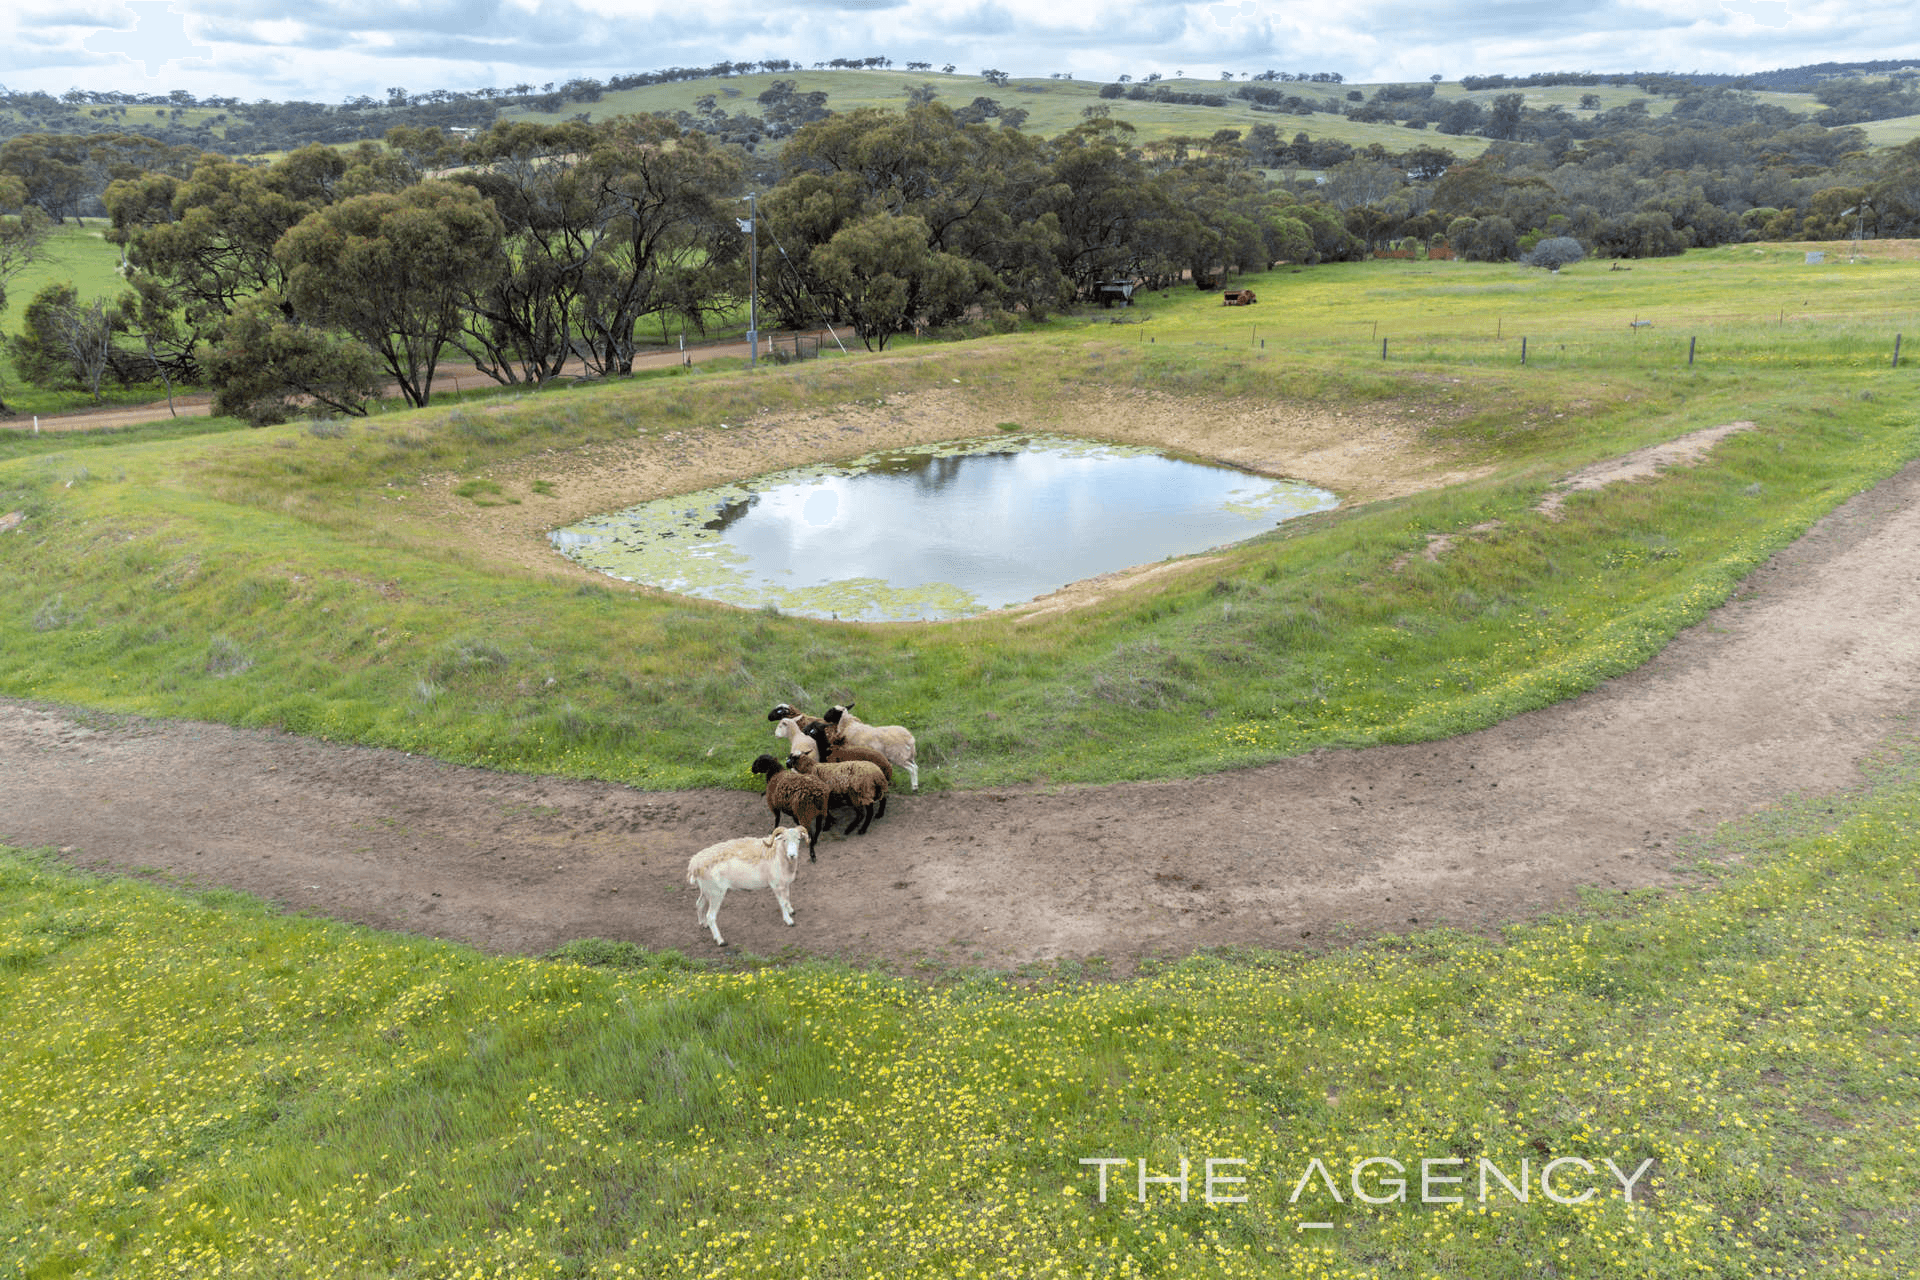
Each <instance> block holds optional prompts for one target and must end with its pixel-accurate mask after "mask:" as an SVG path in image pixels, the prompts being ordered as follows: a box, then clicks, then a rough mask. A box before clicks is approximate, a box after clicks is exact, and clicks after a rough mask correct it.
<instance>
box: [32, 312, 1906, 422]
mask: <svg viewBox="0 0 1920 1280" xmlns="http://www.w3.org/2000/svg"><path fill="white" fill-rule="evenodd" d="M1893 367H1894V368H1896V369H1898V368H1899V367H1900V335H1899V334H1897V333H1896V334H1894V335H1893ZM35 421H38V419H35Z"/></svg>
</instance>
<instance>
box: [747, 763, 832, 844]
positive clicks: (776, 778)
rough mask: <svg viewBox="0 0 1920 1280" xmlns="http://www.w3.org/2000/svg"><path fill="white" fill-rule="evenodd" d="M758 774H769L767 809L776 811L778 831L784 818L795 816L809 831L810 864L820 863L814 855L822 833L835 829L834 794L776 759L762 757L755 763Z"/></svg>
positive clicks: (775, 825) (774, 812) (774, 823)
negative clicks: (832, 812)
mask: <svg viewBox="0 0 1920 1280" xmlns="http://www.w3.org/2000/svg"><path fill="white" fill-rule="evenodd" d="M753 771H754V772H755V773H764V774H766V775H767V808H769V809H771V810H772V811H773V825H774V830H776V831H777V830H779V829H780V815H781V814H783V813H786V814H791V815H792V816H793V820H794V821H795V822H797V823H799V824H800V825H801V826H802V827H805V828H806V831H807V861H808V862H816V861H818V858H817V856H816V855H815V853H814V848H813V846H814V843H815V842H816V841H817V840H819V838H820V832H821V830H822V828H823V827H824V828H825V829H826V830H829V831H831V830H832V829H833V819H832V816H831V814H830V813H829V810H830V809H831V808H832V804H831V801H832V792H831V791H829V790H828V789H827V784H826V783H825V782H823V781H821V780H819V779H817V778H809V777H806V776H804V775H802V774H800V773H797V772H795V771H794V770H792V769H789V768H787V766H785V765H784V764H781V763H780V762H779V761H778V760H775V759H774V758H773V757H772V756H761V757H760V758H759V759H757V760H755V761H754V762H753Z"/></svg>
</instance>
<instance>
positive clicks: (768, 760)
mask: <svg viewBox="0 0 1920 1280" xmlns="http://www.w3.org/2000/svg"><path fill="white" fill-rule="evenodd" d="M785 767H786V766H785V765H783V764H781V763H780V762H779V761H778V760H775V759H774V758H773V757H772V756H761V757H760V758H759V759H757V760H755V761H754V762H753V771H754V772H755V773H764V774H766V775H767V776H768V777H769V778H771V777H772V776H773V775H774V774H776V773H778V772H780V770H782V769H783V768H785Z"/></svg>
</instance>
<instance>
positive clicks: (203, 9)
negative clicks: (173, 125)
mask: <svg viewBox="0 0 1920 1280" xmlns="http://www.w3.org/2000/svg"><path fill="white" fill-rule="evenodd" d="M875 55H881V56H886V57H890V58H893V59H894V60H895V62H896V63H898V64H904V63H906V62H907V61H909V60H914V61H926V62H931V63H933V64H934V65H935V66H936V67H937V66H940V65H942V64H944V63H948V62H951V63H954V64H955V65H956V66H957V67H958V68H959V69H960V70H961V71H963V72H968V73H972V72H976V71H978V70H980V69H981V68H982V67H997V68H1000V69H1003V70H1006V71H1009V72H1012V73H1013V74H1014V75H1017V76H1045V75H1051V74H1054V73H1056V72H1069V73H1071V74H1072V75H1073V76H1074V78H1075V79H1081V80H1101V81H1105V80H1110V79H1112V78H1114V77H1115V76H1118V75H1120V74H1121V73H1123V72H1124V73H1129V74H1132V75H1134V76H1142V75H1145V74H1147V73H1148V72H1152V71H1158V72H1160V73H1161V74H1162V75H1166V76H1173V75H1175V74H1176V73H1178V72H1181V71H1184V72H1185V73H1186V74H1187V75H1188V76H1190V77H1192V76H1197V77H1201V78H1204V79H1209V80H1212V79H1218V78H1219V76H1220V73H1221V72H1223V71H1232V72H1236V73H1237V72H1255V73H1257V72H1259V71H1262V70H1265V69H1267V68H1275V69H1279V70H1285V71H1337V72H1339V73H1340V74H1341V75H1343V76H1345V77H1346V79H1347V80H1349V81H1351V82H1357V83H1359V82H1369V81H1381V80H1422V79H1425V78H1427V77H1428V76H1431V75H1435V74H1438V75H1443V76H1445V77H1446V78H1448V79H1456V78H1458V77H1460V76H1462V75H1470V74H1482V75H1484V74H1490V73H1493V72H1505V73H1507V74H1513V75H1521V74H1525V73H1527V72H1531V71H1557V70H1591V71H1635V70H1639V71H1722V72H1742V71H1765V70H1770V69H1772V68H1775V67H1787V66H1798V65H1801V64H1804V63H1810V62H1824V61H1850V60H1856V59H1863V58H1912V59H1914V60H1915V61H1917V62H1920V19H1917V18H1916V17H1915V16H1914V9H1913V7H1912V0H1891V2H1889V0H1847V3H1844V4H1843V3H1840V2H1839V0H1592V2H1591V3H1589V4H1584V5H1576V6H1557V5H1556V6H1548V5H1541V4H1538V3H1534V2H1532V0H1529V2H1528V3H1524V4H1522V3H1517V2H1516V0H1425V2H1423V3H1414V2H1413V0H1349V2H1348V3H1344V4H1337V5H1336V4H1329V3H1326V2H1325V0H1314V2H1312V3H1309V2H1307V0H1222V2H1221V3H1202V4H1177V3H1168V2H1166V0H950V2H947V3H938V4H930V3H926V2H925V0H809V2H808V3H802V4H769V3H766V2H765V0H761V2H760V3H757V4H744V3H733V4H727V3H716V4H712V5H706V4H700V3H698V0H695V2H694V3H689V2H688V0H673V2H671V3H669V2H668V0H557V2H549V0H297V2H295V0H11V2H10V3H9V4H8V5H7V6H6V7H5V11H4V12H0V85H4V86H6V87H7V88H9V89H45V90H48V91H50V92H54V93H59V92H63V91H65V90H66V89H69V88H74V87H81V88H91V89H121V90H126V91H129V92H148V93H153V92H159V93H164V92H167V91H169V90H173V89H186V90H189V91H190V92H192V93H194V94H195V95H196V96H201V97H207V96H231V97H237V98H241V99H243V100H248V101H251V100H254V99H257V98H274V99H290V98H304V99H308V100H311V101H317V102H339V101H343V100H345V99H347V98H350V97H353V96H354V95H356V94H361V93H366V94H371V95H373V96H375V97H384V96H385V94H386V91H387V89H388V88H389V87H390V86H395V85H399V86H405V87H406V88H408V89H411V90H413V91H415V92H419V91H421V90H425V89H434V88H445V89H473V88H481V87H486V86H494V87H505V86H508V85H513V84H519V83H529V84H533V85H536V86H537V85H541V84H544V83H546V82H548V81H555V82H563V81H566V80H568V79H571V78H573V77H575V76H592V77H594V78H597V79H605V78H606V77H608V76H611V75H618V74H620V73H622V72H631V71H646V70H652V69H654V68H659V67H669V66H706V65H709V64H711V63H714V62H718V61H723V60H757V59H761V58H791V59H793V60H795V61H797V62H800V63H802V64H811V63H813V62H815V61H820V60H824V59H827V58H835V57H842V58H863V57H868V56H875Z"/></svg>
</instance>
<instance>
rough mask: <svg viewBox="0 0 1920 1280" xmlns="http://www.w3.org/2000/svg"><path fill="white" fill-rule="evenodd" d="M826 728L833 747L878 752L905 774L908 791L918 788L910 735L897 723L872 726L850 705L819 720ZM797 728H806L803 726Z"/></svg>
mask: <svg viewBox="0 0 1920 1280" xmlns="http://www.w3.org/2000/svg"><path fill="white" fill-rule="evenodd" d="M821 718H822V719H823V720H825V721H826V725H827V741H829V742H831V743H832V744H833V745H834V746H836V747H839V746H850V747H865V748H867V749H868V750H870V751H878V752H879V753H880V754H881V755H883V756H885V757H886V758H887V759H888V760H890V761H892V762H893V764H894V766H895V767H896V768H900V769H905V770H906V771H907V780H908V782H909V783H911V784H912V785H911V787H910V789H911V790H914V791H918V790H919V789H920V768H919V766H918V765H916V764H914V762H913V734H911V733H909V732H908V731H907V730H906V729H905V728H904V727H902V726H900V725H897V724H889V725H873V724H868V723H867V722H866V721H864V720H861V719H858V718H857V717H855V715H854V714H853V704H852V703H851V702H849V703H848V704H847V705H846V706H844V707H841V706H836V707H834V708H832V709H831V710H830V711H828V712H827V714H826V715H825V716H823V717H821ZM801 728H803V729H804V728H806V725H805V724H802V725H801Z"/></svg>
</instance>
